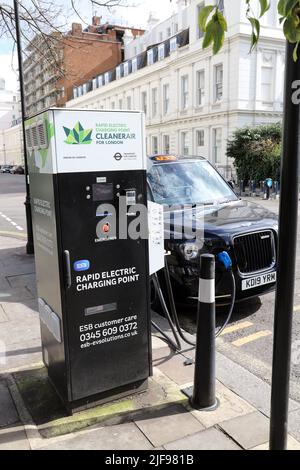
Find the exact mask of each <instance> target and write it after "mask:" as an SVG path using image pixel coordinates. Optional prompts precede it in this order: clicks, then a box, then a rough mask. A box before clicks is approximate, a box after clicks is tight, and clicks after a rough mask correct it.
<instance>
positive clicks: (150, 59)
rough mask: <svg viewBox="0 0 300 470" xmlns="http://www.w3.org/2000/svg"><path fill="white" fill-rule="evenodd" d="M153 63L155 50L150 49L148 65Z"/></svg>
mask: <svg viewBox="0 0 300 470" xmlns="http://www.w3.org/2000/svg"><path fill="white" fill-rule="evenodd" d="M153 63H154V60H153V49H150V50H149V51H147V65H152V64H153Z"/></svg>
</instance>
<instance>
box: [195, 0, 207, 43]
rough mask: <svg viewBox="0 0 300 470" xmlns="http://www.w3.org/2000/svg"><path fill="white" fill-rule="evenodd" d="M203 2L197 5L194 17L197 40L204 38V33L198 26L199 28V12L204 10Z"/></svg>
mask: <svg viewBox="0 0 300 470" xmlns="http://www.w3.org/2000/svg"><path fill="white" fill-rule="evenodd" d="M204 6H205V5H204V2H202V3H200V4H199V5H197V15H196V18H197V34H198V39H201V38H203V36H204V31H202V29H200V26H199V15H200V12H201V10H202V9H203V8H204Z"/></svg>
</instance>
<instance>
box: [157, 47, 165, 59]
mask: <svg viewBox="0 0 300 470" xmlns="http://www.w3.org/2000/svg"><path fill="white" fill-rule="evenodd" d="M164 58H165V45H164V44H160V45H159V46H158V60H163V59H164Z"/></svg>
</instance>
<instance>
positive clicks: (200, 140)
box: [196, 129, 205, 147]
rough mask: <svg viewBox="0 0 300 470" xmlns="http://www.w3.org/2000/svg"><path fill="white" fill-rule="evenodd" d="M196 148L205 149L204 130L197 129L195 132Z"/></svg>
mask: <svg viewBox="0 0 300 470" xmlns="http://www.w3.org/2000/svg"><path fill="white" fill-rule="evenodd" d="M196 146H197V147H205V131H204V129H197V131H196Z"/></svg>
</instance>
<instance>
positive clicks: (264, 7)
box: [259, 0, 271, 18]
mask: <svg viewBox="0 0 300 470" xmlns="http://www.w3.org/2000/svg"><path fill="white" fill-rule="evenodd" d="M259 3H260V15H259V17H260V18H261V17H262V16H264V14H265V13H267V11H268V10H269V9H270V6H271V5H270V3H269V1H268V0H259Z"/></svg>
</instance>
